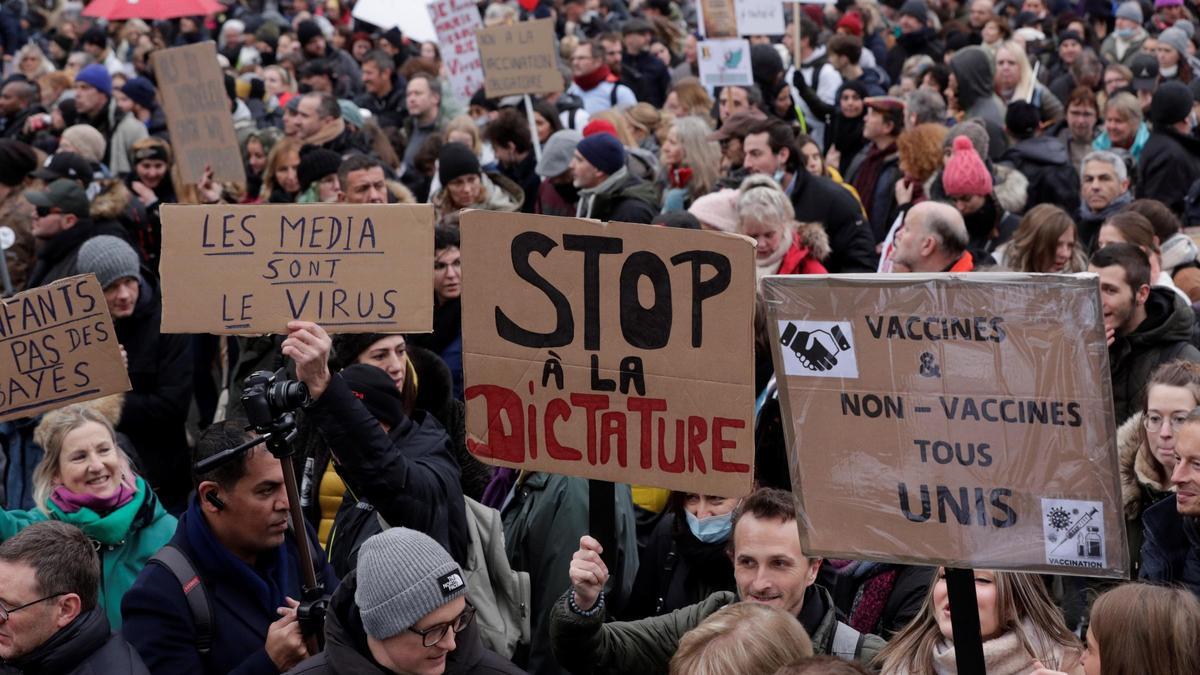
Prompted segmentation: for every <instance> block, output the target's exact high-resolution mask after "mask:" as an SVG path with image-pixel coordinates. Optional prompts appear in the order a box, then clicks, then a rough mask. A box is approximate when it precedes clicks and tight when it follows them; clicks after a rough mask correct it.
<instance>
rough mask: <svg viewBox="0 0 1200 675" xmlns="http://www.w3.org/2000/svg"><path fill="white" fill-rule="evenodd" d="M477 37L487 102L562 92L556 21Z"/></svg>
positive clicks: (523, 23) (525, 24)
mask: <svg viewBox="0 0 1200 675" xmlns="http://www.w3.org/2000/svg"><path fill="white" fill-rule="evenodd" d="M476 35H477V37H478V40H477V41H478V43H479V55H480V56H481V57H482V58H483V75H484V85H483V86H484V89H485V90H486V92H487V96H488V98H500V97H501V96H510V95H512V94H551V93H557V92H560V91H562V90H563V80H562V73H560V72H558V52H557V51H556V48H555V42H554V21H553V20H551V19H538V20H536V21H521V22H518V23H515V24H513V25H511V26H493V27H491V28H480V29H479V32H478V33H477V34H476Z"/></svg>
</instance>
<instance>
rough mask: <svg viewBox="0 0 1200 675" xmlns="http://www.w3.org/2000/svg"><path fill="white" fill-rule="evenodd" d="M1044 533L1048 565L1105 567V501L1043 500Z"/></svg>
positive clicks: (1097, 568) (1100, 568) (1095, 568)
mask: <svg viewBox="0 0 1200 675" xmlns="http://www.w3.org/2000/svg"><path fill="white" fill-rule="evenodd" d="M1042 532H1043V533H1044V535H1045V543H1046V563H1047V564H1049V565H1059V566H1061V567H1076V568H1080V569H1091V570H1102V569H1104V568H1105V562H1106V560H1105V554H1106V551H1105V550H1104V504H1103V503H1102V502H1089V501H1081V500H1077V499H1048V498H1042Z"/></svg>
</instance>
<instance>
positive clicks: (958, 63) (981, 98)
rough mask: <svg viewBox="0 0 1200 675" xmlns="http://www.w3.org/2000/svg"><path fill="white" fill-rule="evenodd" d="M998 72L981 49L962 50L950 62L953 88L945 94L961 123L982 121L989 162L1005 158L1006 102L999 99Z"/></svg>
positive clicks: (951, 86) (1006, 143)
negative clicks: (962, 121)
mask: <svg viewBox="0 0 1200 675" xmlns="http://www.w3.org/2000/svg"><path fill="white" fill-rule="evenodd" d="M995 77H996V68H995V65H994V64H993V62H992V57H991V55H989V54H988V53H987V52H986V51H985V50H984V49H983V48H982V47H967V48H966V49H960V50H958V51H957V52H955V54H954V58H953V59H951V60H950V87H949V88H948V89H947V90H946V92H947V95H948V96H949V100H948V101H947V102H948V103H949V104H950V107H951V109H953V110H957V111H958V112H959V113H960V114H961V115H962V119H964V120H965V119H970V118H979V119H980V120H982V121H983V123H984V126H985V128H986V129H987V132H988V147H989V148H991V150H990V151H989V153H988V154H989V159H990V158H993V157H995V158H999V157H1000V155H1002V154H1004V149H1005V148H1006V147H1007V146H1008V142H1007V141H1006V140H1005V138H1004V102H1003V101H1001V100H1000V97H999V96H997V95H996V92H995V90H994V89H993V81H994V80H995Z"/></svg>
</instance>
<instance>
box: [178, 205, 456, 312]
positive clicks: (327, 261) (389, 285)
mask: <svg viewBox="0 0 1200 675" xmlns="http://www.w3.org/2000/svg"><path fill="white" fill-rule="evenodd" d="M162 220H163V228H162V233H163V246H162V262H161V264H160V270H161V274H162V289H163V322H162V330H163V332H164V333H217V334H235V335H249V334H264V333H286V332H287V329H286V326H287V322H288V321H291V320H293V319H304V320H308V321H315V322H317V323H319V324H321V325H322V326H323V327H324V328H325V329H326V330H328V331H329V332H331V333H336V332H346V333H368V332H380V333H388V332H393V333H395V332H410V331H411V332H418V333H419V332H428V331H429V330H431V329H432V325H433V274H432V270H433V207H432V206H429V205H428V204H388V205H385V204H371V205H365V204H361V205H351V204H288V205H257V206H236V205H228V204H217V205H212V206H181V205H177V204H165V205H163V207H162Z"/></svg>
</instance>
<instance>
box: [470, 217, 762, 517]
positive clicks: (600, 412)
mask: <svg viewBox="0 0 1200 675" xmlns="http://www.w3.org/2000/svg"><path fill="white" fill-rule="evenodd" d="M461 231H462V245H463V246H462V258H463V285H464V286H463V288H464V290H463V312H462V316H463V360H464V372H465V375H464V377H465V380H466V402H467V436H468V440H467V447H468V448H469V449H470V450H471V452H472V453H474V454H475V455H476V456H477V457H479V458H480V459H481V460H483V461H485V462H488V463H490V464H496V465H499V466H508V467H520V468H526V469H531V470H537V471H548V472H553V473H559V474H567V475H572V476H582V477H587V478H596V479H602V480H608V481H614V482H624V483H637V484H641V485H653V486H658V487H664V488H669V489H674V490H687V491H690V492H701V493H703V494H713V495H727V496H738V495H742V494H745V493H746V492H748V491H749V489H750V484H751V481H752V479H753V464H754V439H753V408H754V372H753V371H754V367H753V352H754V349H753V340H752V313H753V308H754V247H753V245H752V243H751V242H750V241H749V240H747V239H745V238H742V237H738V236H735V235H725V234H719V233H713V232H700V231H693V230H676V229H668V228H662V227H653V226H648V225H631V224H626V223H608V224H607V225H604V224H600V223H597V222H595V221H587V220H581V219H576V218H555V217H549V216H530V215H522V214H507V213H495V212H489V211H468V212H466V213H464V214H463V216H462V225H461ZM585 251H590V252H585ZM600 251H608V252H606V253H600ZM616 251H620V252H616ZM693 275H695V276H693ZM652 278H653V279H654V280H655V281H652V280H651V279H652ZM655 289H657V291H656V290H655ZM622 315H624V316H622ZM668 317H669V319H668ZM622 363H624V364H625V368H624V371H625V375H624V377H623V376H622ZM635 372H640V374H641V376H640V377H639V376H635V375H634V373H635ZM681 430H682V434H681V433H680V431H681ZM714 438H716V439H718V440H717V441H716V442H715V443H714ZM677 440H678V441H679V442H680V444H679V445H678V446H677V445H676V441H677ZM660 441H661V445H660Z"/></svg>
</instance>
